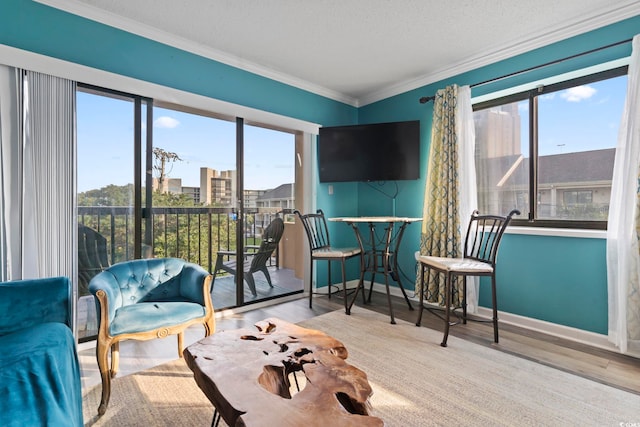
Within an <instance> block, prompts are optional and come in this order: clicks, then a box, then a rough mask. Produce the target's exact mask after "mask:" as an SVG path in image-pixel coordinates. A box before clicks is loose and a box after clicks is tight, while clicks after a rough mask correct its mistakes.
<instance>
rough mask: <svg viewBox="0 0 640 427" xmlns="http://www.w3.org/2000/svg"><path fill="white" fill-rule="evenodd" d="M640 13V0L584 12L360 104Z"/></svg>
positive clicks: (391, 89)
mask: <svg viewBox="0 0 640 427" xmlns="http://www.w3.org/2000/svg"><path fill="white" fill-rule="evenodd" d="M638 14H640V2H638V1H628V2H627V4H625V5H623V6H619V7H617V8H615V9H613V10H609V9H606V10H604V11H602V12H599V13H595V14H593V15H591V16H584V17H582V18H579V19H577V20H575V21H573V22H568V23H566V25H564V26H563V27H561V28H552V29H550V30H547V31H543V32H539V33H537V34H534V35H530V36H527V37H526V38H525V37H523V38H521V39H519V40H517V41H515V42H514V43H510V44H508V45H506V44H505V45H500V46H494V47H493V48H491V49H488V50H487V51H485V52H483V53H480V54H478V55H475V56H473V57H471V58H469V59H467V60H465V61H462V62H459V63H457V64H454V65H452V66H449V67H445V68H441V69H438V70H436V71H434V72H432V73H429V74H427V75H425V76H422V77H419V78H417V79H412V80H408V81H405V82H403V83H398V84H395V85H392V86H389V87H386V88H384V89H381V90H379V91H376V92H373V93H371V94H369V95H366V96H364V97H361V98H360V99H359V106H364V105H367V104H371V103H373V102H377V101H381V100H383V99H386V98H390V97H392V96H396V95H399V94H401V93H405V92H408V91H411V90H414V89H418V88H420V87H423V86H427V85H429V84H432V83H436V82H439V81H441V80H444V79H446V78H449V77H452V76H457V75H459V74H462V73H466V72H468V71H472V70H475V69H477V68H480V67H484V66H486V65H490V64H494V63H496V62H499V61H502V60H505V59H508V58H511V57H514V56H517V55H520V54H523V53H526V52H529V51H531V50H534V49H538V48H541V47H544V46H548V45H550V44H553V43H556V42H559V41H562V40H565V39H568V38H570V37H574V36H577V35H580V34H584V33H587V32H589V31H593V30H596V29H598V28H602V27H604V26H607V25H610V24H614V23H616V22H619V21H622V20H624V19H627V18H632V17H634V16H637V15H638Z"/></svg>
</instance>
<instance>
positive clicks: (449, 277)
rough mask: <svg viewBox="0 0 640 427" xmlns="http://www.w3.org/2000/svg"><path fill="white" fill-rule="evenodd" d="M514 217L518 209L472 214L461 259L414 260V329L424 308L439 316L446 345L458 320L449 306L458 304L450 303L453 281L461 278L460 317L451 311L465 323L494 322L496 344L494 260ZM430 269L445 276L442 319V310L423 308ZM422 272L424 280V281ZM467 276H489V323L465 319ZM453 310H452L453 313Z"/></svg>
mask: <svg viewBox="0 0 640 427" xmlns="http://www.w3.org/2000/svg"><path fill="white" fill-rule="evenodd" d="M513 215H520V211H518V210H517V209H514V210H512V211H511V212H509V214H508V215H507V216H497V215H479V213H478V211H477V210H476V211H474V212H473V213H472V214H471V219H470V221H469V226H468V228H467V234H466V237H465V240H464V249H463V253H462V257H461V258H448V257H439V256H429V255H420V256H417V257H416V259H417V260H418V262H419V263H420V267H421V268H420V283H421V284H422V289H423V290H422V292H420V310H419V312H418V320H417V322H416V326H420V323H421V322H422V311H423V310H424V309H427V310H428V311H430V312H431V313H433V314H435V315H436V316H438V317H440V319H442V320H443V321H444V338H443V339H442V343H441V344H440V345H441V346H442V347H446V346H447V338H448V337H449V327H450V326H452V325H455V324H458V323H459V321H456V322H451V311H452V307H451V306H452V305H457V304H455V303H454V301H453V295H452V294H453V291H452V286H453V278H455V277H458V276H460V277H462V315H459V313H456V312H455V311H454V315H456V316H457V317H459V319H460V320H462V322H463V323H464V324H466V323H467V320H476V321H487V322H492V323H493V340H494V342H496V343H497V342H498V302H497V301H498V300H497V297H496V258H497V256H498V247H499V246H500V240H502V235H503V234H504V231H505V229H506V228H507V225H509V222H510V221H511V217H512V216H513ZM431 270H433V271H434V273H435V274H443V275H444V291H445V292H444V301H443V304H444V317H442V315H441V311H442V309H440V308H439V307H425V305H424V294H425V292H424V286H425V283H427V284H428V283H429V274H430V273H431ZM425 271H427V280H426V282H425V278H424V276H425ZM467 276H489V277H491V300H492V307H493V317H492V319H491V320H482V319H477V318H475V319H472V318H468V317H467ZM455 308H456V307H454V310H455Z"/></svg>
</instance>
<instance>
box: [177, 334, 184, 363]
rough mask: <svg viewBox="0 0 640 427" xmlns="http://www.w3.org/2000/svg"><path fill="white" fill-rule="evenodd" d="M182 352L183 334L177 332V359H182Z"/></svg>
mask: <svg viewBox="0 0 640 427" xmlns="http://www.w3.org/2000/svg"><path fill="white" fill-rule="evenodd" d="M183 350H184V332H178V357H179V358H182V351H183Z"/></svg>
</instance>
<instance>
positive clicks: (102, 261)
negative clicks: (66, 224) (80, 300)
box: [78, 224, 109, 295]
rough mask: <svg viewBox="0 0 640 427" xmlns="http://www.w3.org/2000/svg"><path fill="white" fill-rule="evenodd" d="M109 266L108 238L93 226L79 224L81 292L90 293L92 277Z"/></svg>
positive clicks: (82, 293) (79, 278)
mask: <svg viewBox="0 0 640 427" xmlns="http://www.w3.org/2000/svg"><path fill="white" fill-rule="evenodd" d="M108 267H109V257H108V255H107V239H106V238H105V237H104V236H103V235H102V234H100V233H98V232H97V231H96V230H94V229H93V228H90V227H87V226H86V225H83V224H78V282H79V284H78V285H79V289H80V291H81V292H80V294H81V295H86V294H88V293H89V281H91V278H93V276H95V275H96V274H98V273H100V272H101V271H103V270H105V269H106V268H108Z"/></svg>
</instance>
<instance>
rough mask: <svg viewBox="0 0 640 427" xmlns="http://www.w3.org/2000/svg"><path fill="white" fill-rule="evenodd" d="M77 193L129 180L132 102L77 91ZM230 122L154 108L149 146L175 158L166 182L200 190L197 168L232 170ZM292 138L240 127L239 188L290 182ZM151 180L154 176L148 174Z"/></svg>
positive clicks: (130, 177)
mask: <svg viewBox="0 0 640 427" xmlns="http://www.w3.org/2000/svg"><path fill="white" fill-rule="evenodd" d="M77 123H78V125H77V126H78V191H79V192H82V191H87V190H91V189H96V188H100V187H104V186H106V185H108V184H116V185H126V184H128V183H132V182H133V104H132V103H131V102H128V101H122V100H116V99H112V98H106V97H102V96H96V95H92V94H87V93H83V92H79V93H78V117H77ZM235 128H236V124H235V122H227V121H223V120H218V119H213V118H209V117H203V116H198V115H195V114H188V113H183V112H179V111H174V110H167V109H162V108H157V107H156V108H155V109H154V129H153V138H154V147H160V148H162V149H164V150H165V151H170V152H174V153H176V154H178V156H180V158H181V159H182V161H179V162H175V163H173V168H172V169H171V170H170V172H169V174H168V175H169V177H170V178H181V179H182V185H183V186H193V187H198V186H200V168H201V167H208V168H211V169H216V170H233V169H235V161H236V158H235V144H236V142H235ZM294 148H295V137H294V135H293V134H289V133H284V132H279V131H274V130H269V129H265V128H259V127H255V126H248V125H247V126H245V188H247V189H255V190H264V189H270V188H275V187H277V186H278V185H280V184H285V183H291V182H293V181H294V173H295V172H294V159H295V152H294ZM154 176H156V175H155V174H154Z"/></svg>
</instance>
